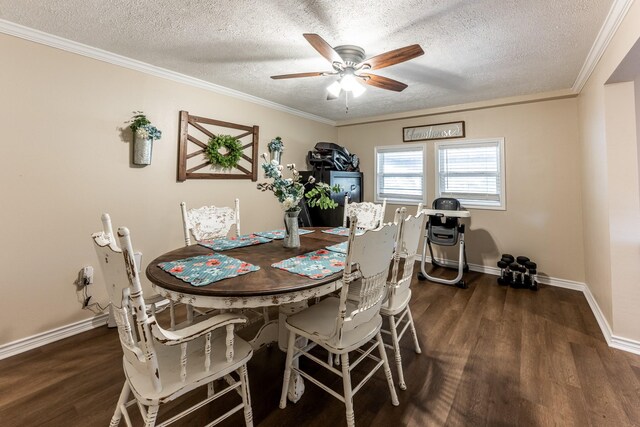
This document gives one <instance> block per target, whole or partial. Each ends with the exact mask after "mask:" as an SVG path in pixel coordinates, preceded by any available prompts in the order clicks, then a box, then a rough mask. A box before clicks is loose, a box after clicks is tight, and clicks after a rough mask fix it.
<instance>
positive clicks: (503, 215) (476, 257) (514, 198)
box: [338, 98, 584, 282]
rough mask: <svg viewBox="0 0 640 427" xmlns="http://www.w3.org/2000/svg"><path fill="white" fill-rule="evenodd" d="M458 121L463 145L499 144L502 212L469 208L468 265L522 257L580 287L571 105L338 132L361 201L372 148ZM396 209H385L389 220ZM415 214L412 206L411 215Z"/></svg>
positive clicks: (368, 185)
mask: <svg viewBox="0 0 640 427" xmlns="http://www.w3.org/2000/svg"><path fill="white" fill-rule="evenodd" d="M458 120H464V121H465V125H466V139H467V140H468V139H476V138H489V137H504V138H505V159H506V194H507V204H506V206H507V209H506V211H496V210H480V209H471V220H470V223H469V224H470V227H469V229H468V231H467V235H466V243H467V256H468V259H469V262H471V263H475V264H481V265H486V266H495V265H496V261H497V259H498V258H499V257H500V254H501V253H504V252H508V253H512V254H514V255H527V256H529V257H530V258H531V259H533V260H535V261H536V262H537V263H538V265H539V271H540V272H541V273H542V274H546V275H549V276H552V277H555V278H561V279H567V280H574V281H579V282H582V281H583V280H584V264H583V253H582V215H581V196H580V192H581V191H580V169H579V161H578V159H579V153H578V124H577V105H576V99H575V98H570V99H560V100H553V101H545V102H533V103H525V104H520V105H512V106H503V107H494V108H484V109H479V110H475V111H465V112H461V113H451V114H439V115H435V116H430V117H423V118H414V119H405V120H393V121H386V122H380V123H373V124H364V125H352V126H344V127H340V128H339V131H338V136H339V143H340V144H341V145H345V146H346V147H348V148H349V150H350V151H352V152H354V153H357V154H358V156H360V158H361V159H362V165H363V171H364V176H365V199H366V200H373V195H374V170H373V164H374V159H373V157H374V147H375V146H377V145H393V144H402V128H403V127H405V126H417V125H424V124H430V123H444V122H451V121H458ZM426 151H427V174H426V177H427V189H428V193H427V200H426V203H428V204H430V203H431V201H432V200H433V199H434V197H435V184H434V148H433V142H427V150H426ZM396 207H397V206H394V205H391V206H390V208H391V209H388V211H387V219H390V218H391V215H392V211H393V210H394V209H395V208H396ZM410 209H411V210H412V211H413V209H414V208H413V207H412V208H410Z"/></svg>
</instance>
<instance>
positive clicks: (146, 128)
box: [127, 111, 162, 141]
mask: <svg viewBox="0 0 640 427" xmlns="http://www.w3.org/2000/svg"><path fill="white" fill-rule="evenodd" d="M127 123H131V124H130V125H129V127H130V128H131V130H132V131H133V132H134V133H135V134H137V135H138V136H140V137H141V138H142V139H151V140H154V141H155V140H158V139H160V138H161V137H162V131H161V130H159V129H158V128H157V127H155V126H154V125H152V124H151V122H150V121H149V119H148V118H147V116H146V115H145V114H144V113H143V112H142V111H134V112H133V117H131V120H129V121H128V122H127Z"/></svg>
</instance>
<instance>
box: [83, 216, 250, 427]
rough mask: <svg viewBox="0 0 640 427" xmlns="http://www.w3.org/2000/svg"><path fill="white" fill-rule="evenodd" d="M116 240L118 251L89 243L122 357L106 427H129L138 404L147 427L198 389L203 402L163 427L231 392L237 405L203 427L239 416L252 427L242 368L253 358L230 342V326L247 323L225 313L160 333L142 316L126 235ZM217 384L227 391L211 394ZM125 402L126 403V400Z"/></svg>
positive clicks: (102, 242) (99, 239)
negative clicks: (119, 383)
mask: <svg viewBox="0 0 640 427" xmlns="http://www.w3.org/2000/svg"><path fill="white" fill-rule="evenodd" d="M118 236H119V240H120V246H121V248H122V249H120V248H119V247H118V246H117V245H116V244H115V243H114V242H113V240H112V239H111V238H109V236H108V235H107V233H105V232H99V233H95V234H93V236H92V238H93V241H94V246H95V249H96V252H97V255H98V258H99V261H100V266H101V267H102V272H103V275H104V280H105V285H106V288H107V293H108V295H109V298H110V300H111V305H112V307H113V312H114V315H115V318H116V323H117V325H118V335H119V337H120V344H121V345H122V351H123V359H122V364H123V370H124V374H125V382H124V386H123V387H122V392H121V393H120V398H119V399H118V403H117V406H116V410H115V412H114V414H113V417H112V418H111V423H110V426H111V427H115V426H118V425H119V424H120V421H121V418H123V417H124V420H125V423H126V425H127V426H131V419H130V417H129V413H128V411H127V408H128V407H129V406H131V405H133V404H136V403H137V406H138V408H139V410H140V414H141V416H142V419H143V420H144V425H145V427H152V426H154V425H155V424H156V419H157V417H158V410H159V407H160V405H161V404H163V403H166V402H170V401H173V400H175V399H176V398H178V397H180V396H182V395H184V394H186V393H189V392H191V391H193V390H195V389H196V388H199V387H201V386H205V385H206V386H207V391H208V392H207V395H206V397H205V398H204V399H203V400H201V401H200V402H198V403H196V404H195V405H193V406H191V407H189V408H187V409H185V410H183V411H182V412H180V413H179V414H177V415H175V416H173V417H171V418H170V419H168V420H166V421H164V422H163V423H162V425H166V424H169V423H171V422H173V421H175V420H177V419H179V418H181V417H183V416H185V415H187V414H189V413H191V412H193V411H195V410H196V409H198V408H200V407H202V406H204V405H206V404H208V403H209V402H211V401H213V400H214V399H216V398H218V397H220V396H222V395H223V394H226V393H227V392H229V391H231V390H237V391H238V392H239V394H240V395H241V397H242V403H240V404H239V405H237V406H235V407H234V408H233V409H231V410H229V411H228V412H227V413H225V414H223V415H222V416H220V417H218V418H217V419H216V420H214V421H213V422H212V423H211V424H208V425H215V424H218V423H219V422H221V421H222V420H224V419H226V418H227V417H229V416H230V415H231V414H233V413H235V412H238V411H240V410H243V411H244V420H245V424H246V425H247V426H252V425H253V421H252V412H251V399H250V394H249V383H248V376H247V362H248V360H249V359H250V358H251V356H252V354H253V351H252V349H251V346H250V345H249V343H247V342H246V341H244V340H243V339H241V338H239V337H238V336H236V335H235V334H234V326H235V325H239V324H242V323H244V322H246V318H244V317H243V316H239V315H236V314H231V313H226V314H222V315H218V316H215V317H212V318H209V319H207V320H204V321H202V322H201V323H197V324H194V325H191V326H189V327H187V328H184V329H181V330H176V331H167V330H165V329H163V328H162V327H160V325H158V323H157V322H156V319H155V317H154V316H148V315H147V312H146V310H144V307H145V301H144V297H143V292H142V288H141V286H140V278H139V275H138V271H137V269H136V268H135V260H134V255H133V248H132V245H131V239H130V237H129V230H128V229H127V228H120V229H118ZM231 373H235V375H237V379H235V378H233V377H231V376H230V374H231ZM223 377H224V378H225V379H227V384H228V385H227V386H226V387H224V388H223V389H222V390H219V391H216V390H214V388H213V381H214V380H216V379H219V378H223ZM131 394H133V399H131V400H129V396H130V395H131Z"/></svg>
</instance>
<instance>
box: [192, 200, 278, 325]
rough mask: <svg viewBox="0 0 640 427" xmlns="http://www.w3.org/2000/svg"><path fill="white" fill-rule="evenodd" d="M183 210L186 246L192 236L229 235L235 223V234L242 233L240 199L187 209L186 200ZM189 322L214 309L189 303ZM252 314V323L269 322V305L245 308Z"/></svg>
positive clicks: (201, 238) (197, 237) (197, 241)
mask: <svg viewBox="0 0 640 427" xmlns="http://www.w3.org/2000/svg"><path fill="white" fill-rule="evenodd" d="M180 211H181V212H182V228H183V231H184V244H185V246H189V245H191V236H193V238H194V240H195V241H196V243H199V242H202V241H204V240H211V239H217V238H221V237H227V236H228V235H229V232H230V231H231V228H232V227H233V226H234V225H235V232H234V234H233V235H234V236H235V237H238V236H239V235H240V199H236V200H235V207H234V209H231V208H229V207H216V206H202V207H200V208H193V209H187V204H186V203H185V202H182V203H180ZM186 306H187V323H192V322H193V318H194V316H198V315H208V314H211V313H213V312H214V310H202V309H199V308H196V307H193V306H191V305H190V304H187V305H186ZM244 312H245V313H246V314H248V315H249V316H250V319H251V321H250V323H255V322H256V321H260V322H263V323H264V324H266V323H268V322H269V309H268V307H264V308H262V310H261V311H258V310H245V311H244Z"/></svg>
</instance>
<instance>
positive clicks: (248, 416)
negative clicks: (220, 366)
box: [240, 364, 253, 427]
mask: <svg viewBox="0 0 640 427" xmlns="http://www.w3.org/2000/svg"><path fill="white" fill-rule="evenodd" d="M240 381H241V384H240V388H241V391H242V403H243V404H244V423H245V424H246V425H247V427H253V412H252V410H251V394H250V393H249V375H247V365H246V364H245V365H242V366H241V367H240Z"/></svg>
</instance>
